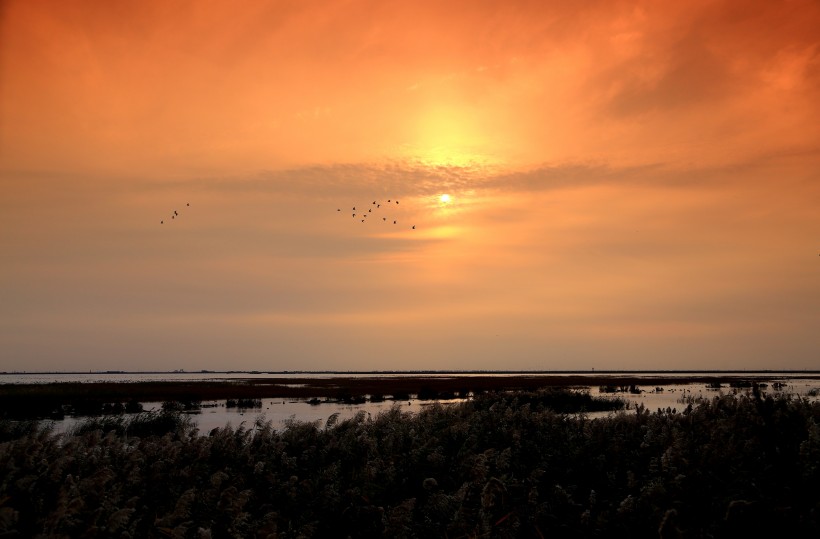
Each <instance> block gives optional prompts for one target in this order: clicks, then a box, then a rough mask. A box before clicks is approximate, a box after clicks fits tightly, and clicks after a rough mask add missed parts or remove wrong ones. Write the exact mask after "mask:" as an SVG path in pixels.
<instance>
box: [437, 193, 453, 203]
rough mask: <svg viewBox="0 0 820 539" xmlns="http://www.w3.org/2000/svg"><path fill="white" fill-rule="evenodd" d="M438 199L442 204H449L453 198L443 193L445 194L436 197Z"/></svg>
mask: <svg viewBox="0 0 820 539" xmlns="http://www.w3.org/2000/svg"><path fill="white" fill-rule="evenodd" d="M438 200H439V202H441V203H442V204H449V203H450V202H452V200H453V199H452V197H450V195H448V194H447V193H445V194H443V195H441V196H440V197H438Z"/></svg>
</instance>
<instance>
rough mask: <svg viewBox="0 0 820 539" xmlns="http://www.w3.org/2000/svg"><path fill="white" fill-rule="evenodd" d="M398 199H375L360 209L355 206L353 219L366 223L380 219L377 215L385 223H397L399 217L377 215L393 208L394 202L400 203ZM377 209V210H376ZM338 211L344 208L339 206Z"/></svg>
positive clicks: (352, 210) (413, 227)
mask: <svg viewBox="0 0 820 539" xmlns="http://www.w3.org/2000/svg"><path fill="white" fill-rule="evenodd" d="M398 203H399V201H398V200H392V199H389V198H388V199H387V202H384V201H381V202H379V201H378V200H374V201H373V202H372V203H370V204H365V205H364V206H358V208H359V209H356V208H357V206H353V208H352V209H351V212H352V215H353V219H358V220H359V221H361V222H362V223H366V222H367V221H368V220H370V221H377V222H378V219H377V218H375V217H381V220H382V222H383V223H388V224H389V223H391V222H392V224H394V225H397V224H398V223H399V222H398V220H397V219H394V218H393V216H390V215H387V216H384V215H377V214H379V212H380V210H381V211H388V210H387V208H393V207H394V206H393V204H398ZM382 206H384V210H382ZM374 210H375V211H374ZM336 211H337V212H341V211H342V208H337V209H336ZM410 228H411V229H412V230H415V229H416V225H413V226H411V227H410Z"/></svg>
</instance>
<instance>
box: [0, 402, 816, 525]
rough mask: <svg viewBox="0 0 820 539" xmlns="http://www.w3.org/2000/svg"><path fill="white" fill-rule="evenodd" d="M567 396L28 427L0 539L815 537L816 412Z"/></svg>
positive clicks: (16, 457) (1, 451)
mask: <svg viewBox="0 0 820 539" xmlns="http://www.w3.org/2000/svg"><path fill="white" fill-rule="evenodd" d="M569 393H571V392H567V391H563V392H562V391H558V390H539V391H522V392H517V393H488V394H484V395H481V396H478V397H476V398H474V399H471V400H469V401H466V402H463V403H460V404H456V405H448V406H442V405H435V404H434V405H431V406H429V407H428V408H426V409H425V410H424V411H422V412H419V413H417V414H410V413H407V412H403V411H402V410H401V408H400V407H398V406H394V407H393V408H392V409H390V410H389V411H387V412H385V413H382V414H380V415H378V416H377V417H368V416H367V415H366V414H365V413H360V414H359V415H357V416H356V417H354V418H352V419H349V420H345V421H338V418H337V417H334V416H331V418H330V419H328V420H327V422H325V423H324V424H319V423H300V422H296V421H293V422H290V423H289V424H288V425H286V427H285V428H284V429H281V430H279V429H274V428H272V426H271V425H270V424H269V423H266V422H264V421H261V420H259V421H257V422H256V423H255V424H253V425H252V426H251V427H249V428H244V427H242V426H240V427H238V428H231V427H226V428H222V429H214V431H212V432H210V433H204V435H200V433H198V432H197V431H196V429H194V428H193V427H191V426H190V424H185V422H184V421H180V422H177V423H175V424H173V425H171V426H169V425H167V424H166V425H165V426H164V427H160V426H159V425H155V427H156V429H157V430H155V431H153V432H152V431H151V430H150V429H147V430H146V431H145V432H143V433H141V434H140V435H137V434H135V433H133V432H132V429H131V427H129V429H128V430H129V432H128V433H127V435H126V433H125V432H124V431H121V430H120V429H119V427H118V424H114V425H107V424H105V423H98V424H96V426H95V427H94V428H89V429H80V430H78V431H77V432H75V433H74V435H64V436H58V435H55V434H53V433H51V432H50V431H49V430H48V429H47V428H39V427H37V426H36V424H33V423H29V424H28V425H29V426H28V427H27V428H24V429H21V430H20V431H18V432H15V433H14V435H13V436H11V437H8V439H6V440H5V441H3V442H2V443H0V470H2V473H0V534H3V533H6V534H10V536H13V534H17V535H16V536H19V537H38V536H39V537H120V538H122V537H158V538H159V537H191V538H206V537H273V538H297V537H351V538H365V537H397V538H413V537H419V538H422V537H423V538H428V537H447V538H457V537H464V538H467V537H497V538H508V537H541V538H543V537H626V536H631V537H658V536H660V537H665V538H668V537H683V536H685V537H737V536H741V535H747V536H750V537H751V536H765V535H766V534H773V535H774V536H803V537H810V536H815V537H816V536H818V532H820V527H819V526H818V516H819V513H820V502H818V500H819V498H818V497H817V495H816V490H815V489H816V485H817V484H818V480H820V404H818V403H816V402H814V403H813V402H810V401H809V400H806V399H800V398H791V397H779V398H772V397H766V396H764V395H761V393H760V392H759V391H756V392H754V394H751V395H748V396H745V395H718V396H716V397H714V398H713V399H711V400H710V399H702V400H700V401H695V400H691V401H689V402H683V403H682V404H681V406H682V407H683V408H684V410H683V412H682V413H671V412H670V411H667V410H657V411H655V412H650V411H649V410H646V409H644V408H643V407H640V406H639V407H638V408H637V409H636V410H631V411H628V412H619V413H616V414H614V415H611V416H609V417H606V418H600V419H589V418H588V417H587V416H586V414H585V413H583V412H581V413H575V414H567V413H561V412H559V411H556V403H564V404H565V405H566V408H565V409H567V410H568V409H569V408H571V406H570V404H568V403H570V402H571V401H572V399H573V398H574V397H567V396H566V394H569ZM582 406H583V405H582ZM575 411H576V412H578V408H577V407H576V408H575ZM168 414H171V415H173V414H175V412H168ZM157 417H158V416H157ZM151 419H156V418H151V417H146V422H149V421H150V420H151ZM0 432H3V430H2V424H0ZM7 436H8V435H7Z"/></svg>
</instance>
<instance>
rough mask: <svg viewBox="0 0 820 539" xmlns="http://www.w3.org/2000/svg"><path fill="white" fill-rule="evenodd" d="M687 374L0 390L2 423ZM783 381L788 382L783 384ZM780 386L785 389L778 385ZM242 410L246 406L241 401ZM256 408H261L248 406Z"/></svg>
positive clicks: (669, 380) (629, 383)
mask: <svg viewBox="0 0 820 539" xmlns="http://www.w3.org/2000/svg"><path fill="white" fill-rule="evenodd" d="M763 379H765V380H770V379H771V377H759V378H758V379H753V378H746V379H744V380H742V381H737V380H736V379H734V378H732V377H727V376H690V377H687V378H686V382H687V383H709V384H711V386H712V387H714V388H720V387H722V385H723V384H732V383H733V381H734V382H735V383H741V382H742V383H746V384H749V385H751V384H752V382H753V381H754V382H757V381H762V380H763ZM681 382H682V379H681V378H680V377H674V376H663V375H656V376H643V377H640V376H634V375H596V376H582V375H570V374H566V375H550V376H538V375H510V376H497V375H487V376H458V375H453V376H422V375H420V376H400V377H383V376H382V377H380V376H351V377H328V378H273V377H272V378H248V379H233V380H199V381H140V382H95V383H81V382H56V383H51V384H2V385H0V418H7V419H43V418H51V419H62V418H63V417H65V416H66V415H71V416H98V415H107V414H114V415H116V414H120V413H123V412H125V413H139V412H141V411H142V405H141V404H140V403H144V402H165V403H168V404H167V405H168V406H171V407H174V408H180V407H181V409H183V410H196V409H198V408H199V407H201V403H202V402H207V401H210V402H213V401H217V400H228V399H230V400H231V401H232V402H236V403H239V402H240V401H245V402H256V401H258V400H259V399H263V398H284V399H298V398H303V399H316V401H315V402H317V403H320V402H343V403H347V404H361V403H363V402H365V401H366V400H367V399H366V396H367V395H370V400H371V401H373V400H374V399H375V401H376V402H378V401H379V399H382V400H388V399H392V400H394V401H397V402H399V401H407V400H410V398H411V397H414V398H418V399H420V400H449V399H454V398H462V399H463V398H466V397H468V396H471V395H481V394H482V393H485V392H488V391H493V392H502V391H535V390H538V389H545V388H551V387H552V388H572V387H576V388H578V387H595V386H601V391H602V392H618V391H623V392H626V391H631V392H632V393H640V392H641V390H640V389H639V386H640V385H649V386H652V385H655V386H658V385H666V384H673V383H674V384H679V383H681ZM778 384H780V385H778ZM772 387H774V388H775V389H778V388H779V387H782V384H781V383H780V382H775V383H774V384H773V386H772ZM238 406H239V407H240V408H245V406H242V405H240V404H238ZM248 407H249V408H253V407H254V406H248Z"/></svg>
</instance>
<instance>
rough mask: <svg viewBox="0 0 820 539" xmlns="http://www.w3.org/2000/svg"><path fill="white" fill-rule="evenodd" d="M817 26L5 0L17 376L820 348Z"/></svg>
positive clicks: (593, 12)
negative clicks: (25, 373) (48, 372)
mask: <svg viewBox="0 0 820 539" xmlns="http://www.w3.org/2000/svg"><path fill="white" fill-rule="evenodd" d="M818 28H820V4H818V3H817V2H815V1H811V0H806V1H775V2H763V1H760V2H749V1H728V2H711V1H710V2H699V1H693V2H683V3H670V2H655V1H645V2H644V1H634V2H583V3H579V2H571V1H566V2H491V1H483V2H482V1H469V2H467V1H465V2H439V1H426V0H424V1H414V2H397V1H396V2H393V1H378V2H376V1H373V2H367V1H356V0H353V1H345V2H341V1H315V2H302V1H293V2H284V1H274V2H265V1H245V2H241V3H234V2H203V1H190V2H185V1H180V2H162V1H141V2H104V1H99V2H98V1H38V2H30V1H16V0H11V1H5V2H2V3H0V253H2V255H0V260H1V262H0V370H5V371H14V370H27V371H37V370H79V371H84V370H89V369H93V370H106V369H118V370H171V369H185V370H198V369H214V370H224V369H236V370H238V369H256V370H266V371H267V370H325V369H327V370H359V369H361V370H415V369H458V370H472V369H491V370H496V369H522V370H524V369H545V370H552V369H556V370H563V369H582V370H585V369H592V368H595V369H596V370H603V369H648V370H654V369H820V352H818V351H819V350H820V331H819V330H818V328H820V256H818V255H820V114H818V112H820V111H819V110H818V109H820V33H818V31H817V29H818ZM445 194H446V195H448V197H442V195H445ZM387 199H390V200H391V202H390V203H386V201H387ZM395 200H399V201H400V204H395ZM374 201H377V203H378V206H379V207H378V208H376V206H375V205H373V204H372V202H374ZM188 204H190V206H188ZM354 206H357V207H358V208H359V211H358V212H354V211H353V210H352V208H353V207H354ZM367 209H371V210H373V211H371V212H369V213H371V216H369V217H368V218H366V219H367V220H366V222H364V223H363V222H361V218H362V217H361V215H359V217H358V218H354V217H353V216H352V214H353V213H361V212H362V211H366V210H367ZM337 210H341V211H337ZM174 211H177V214H176V215H174ZM374 212H375V213H374ZM172 215H174V218H173V219H171V216H172ZM382 217H383V218H382ZM393 220H395V221H396V224H395V225H394V224H393V223H392V221H393ZM161 221H163V222H162V224H161V223H160V222H161ZM414 225H415V227H416V228H415V229H413V228H412V226H414Z"/></svg>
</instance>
